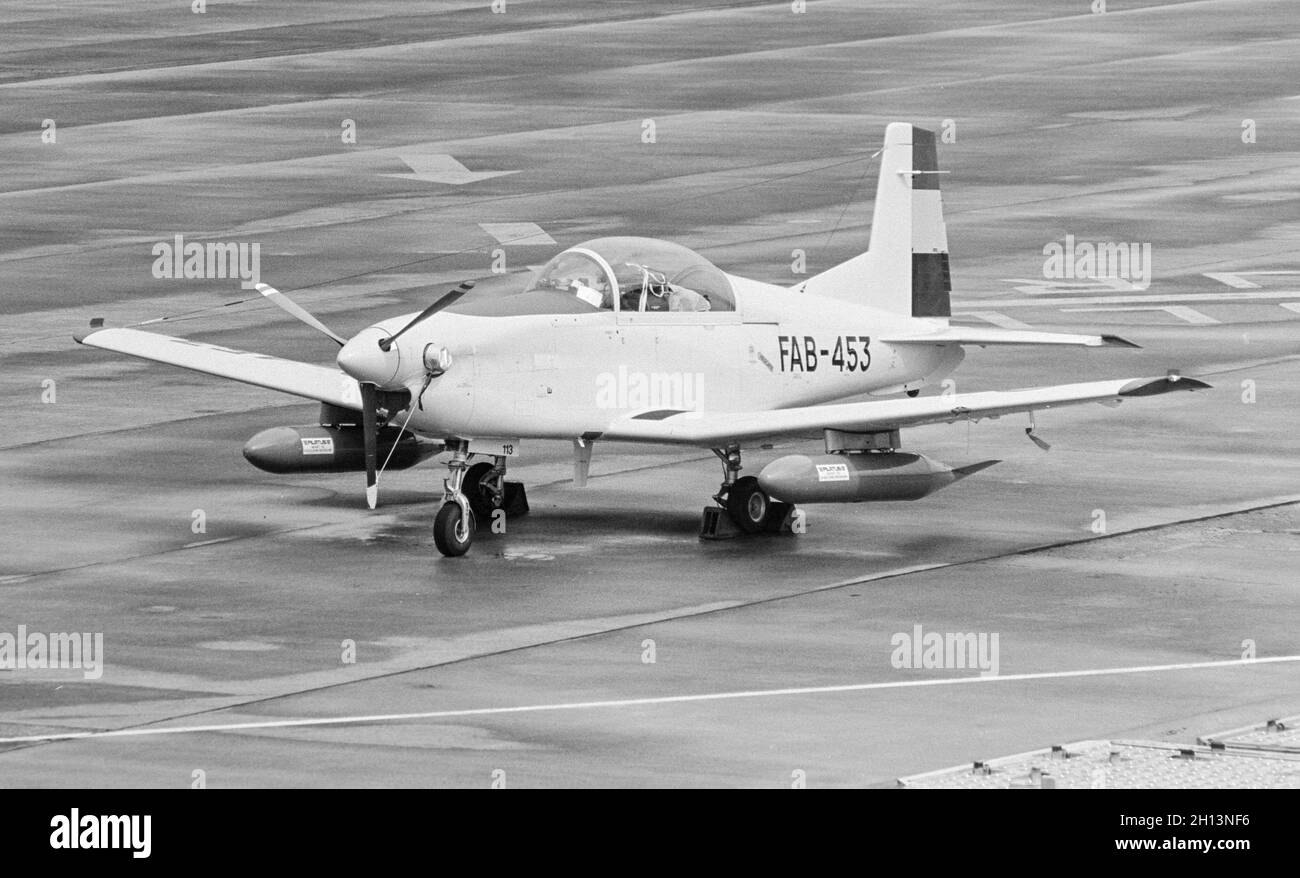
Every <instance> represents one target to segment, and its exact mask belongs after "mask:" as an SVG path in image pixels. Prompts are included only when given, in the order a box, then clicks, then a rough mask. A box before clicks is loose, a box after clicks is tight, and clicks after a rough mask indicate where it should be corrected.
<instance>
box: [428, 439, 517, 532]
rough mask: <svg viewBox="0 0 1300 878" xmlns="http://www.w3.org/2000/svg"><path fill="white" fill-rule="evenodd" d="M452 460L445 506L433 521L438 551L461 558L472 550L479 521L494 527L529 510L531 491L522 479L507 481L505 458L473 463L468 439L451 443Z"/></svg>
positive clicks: (497, 457) (444, 499)
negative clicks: (528, 493) (529, 492)
mask: <svg viewBox="0 0 1300 878" xmlns="http://www.w3.org/2000/svg"><path fill="white" fill-rule="evenodd" d="M447 449H448V450H449V451H451V453H452V454H451V460H449V461H447V478H446V479H445V480H444V481H443V483H442V485H443V493H442V508H440V509H439V510H438V515H437V517H436V518H435V519H434V521H433V542H434V545H436V546H437V547H438V551H439V552H441V553H442V554H444V555H446V556H447V557H449V558H458V557H460V556H461V555H464V554H465V553H466V552H468V551H469V547H470V545H471V544H473V542H474V534H475V532H476V531H477V529H478V527H479V525H480V523H481V524H482V525H483V526H484V527H491V528H493V529H494V530H495V527H494V526H495V525H496V523H497V522H498V521H500V520H502V516H504V518H514V517H517V516H520V515H525V514H527V512H528V495H527V494H526V493H525V492H524V486H523V484H521V483H520V482H507V481H506V459H505V457H504V456H501V455H494V456H493V457H492V462H491V463H489V462H487V461H479V462H478V463H475V464H473V465H471V464H470V462H469V458H470V452H469V443H467V442H458V443H448V445H447Z"/></svg>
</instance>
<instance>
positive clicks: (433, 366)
mask: <svg viewBox="0 0 1300 878" xmlns="http://www.w3.org/2000/svg"><path fill="white" fill-rule="evenodd" d="M450 368H451V351H449V350H447V349H446V348H444V347H439V346H438V345H435V344H427V345H425V346H424V371H426V372H428V373H429V374H430V375H441V374H442V373H443V372H446V371H447V370H448V369H450Z"/></svg>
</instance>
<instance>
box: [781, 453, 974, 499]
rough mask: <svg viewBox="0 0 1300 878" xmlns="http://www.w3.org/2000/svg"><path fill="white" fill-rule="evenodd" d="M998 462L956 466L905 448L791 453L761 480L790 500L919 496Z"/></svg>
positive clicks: (931, 492) (916, 497) (909, 497)
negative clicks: (901, 450)
mask: <svg viewBox="0 0 1300 878" xmlns="http://www.w3.org/2000/svg"><path fill="white" fill-rule="evenodd" d="M995 463H999V461H996V460H985V461H981V462H980V463H973V464H971V465H970V466H963V467H958V468H956V469H954V468H953V467H950V466H948V465H947V464H943V463H939V462H938V461H935V460H931V459H930V458H928V457H926V456H925V455H923V454H907V453H904V452H900V451H890V452H864V453H859V454H825V455H821V456H819V457H807V456H805V455H802V454H791V455H789V456H788V457H782V458H779V459H777V460H774V461H772V462H771V463H769V464H768V465H767V466H765V467H763V471H762V472H760V473H759V474H758V484H759V487H761V488H762V489H763V490H764V491H765V492H767V494H768V496H770V497H772V498H773V499H775V500H781V501H783V502H785V503H868V502H878V501H885V500H919V499H921V498H922V497H924V496H926V495H927V494H933V493H934V492H935V491H937V490H939V489H940V488H946V487H947V486H948V485H951V484H952V483H953V482H956V481H959V480H960V479H964V478H966V476H968V475H970V474H971V473H976V472H979V471H980V470H982V469H985V468H987V467H990V466H993V464H995Z"/></svg>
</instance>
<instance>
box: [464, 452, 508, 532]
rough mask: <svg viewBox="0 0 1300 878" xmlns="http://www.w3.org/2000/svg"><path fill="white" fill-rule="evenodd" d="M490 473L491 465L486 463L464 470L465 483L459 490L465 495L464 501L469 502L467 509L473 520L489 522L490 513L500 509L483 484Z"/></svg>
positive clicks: (495, 499) (490, 490)
mask: <svg viewBox="0 0 1300 878" xmlns="http://www.w3.org/2000/svg"><path fill="white" fill-rule="evenodd" d="M491 472H492V464H490V463H488V462H487V461H483V462H482V463H476V464H474V465H473V466H472V467H470V468H469V469H467V470H465V481H464V482H463V483H462V485H461V490H462V491H463V492H464V493H465V499H467V500H469V508H470V509H472V510H473V511H474V516H475V518H481V519H483V520H484V521H490V520H491V519H492V513H493V512H495V511H496V510H497V509H498V508H500V503H498V502H497V496H496V494H495V493H493V491H492V489H491V488H490V487H488V486H487V485H485V484H484V483H483V480H484V479H485V478H487V476H488V475H489V474H490V473H491Z"/></svg>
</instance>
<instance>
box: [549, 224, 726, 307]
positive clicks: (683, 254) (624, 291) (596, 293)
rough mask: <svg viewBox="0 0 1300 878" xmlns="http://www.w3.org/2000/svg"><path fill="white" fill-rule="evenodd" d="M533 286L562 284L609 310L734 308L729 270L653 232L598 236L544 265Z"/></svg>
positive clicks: (559, 286)
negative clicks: (649, 234) (637, 235)
mask: <svg viewBox="0 0 1300 878" xmlns="http://www.w3.org/2000/svg"><path fill="white" fill-rule="evenodd" d="M531 289H533V290H559V291H562V292H567V293H569V294H571V295H574V296H576V297H577V298H579V299H581V300H582V301H584V302H586V303H587V304H588V305H591V306H592V307H593V308H597V309H603V310H606V311H679V312H680V311H687V312H691V311H694V312H703V311H734V310H735V309H736V298H735V293H734V292H733V291H732V288H731V282H730V281H729V280H727V276H726V274H724V273H723V272H722V271H721V270H719V269H718V267H717V266H715V265H714V264H713V263H711V262H709V261H708V260H707V259H705V258H704V257H703V256H701V255H700V254H698V253H696V252H695V251H694V250H689V249H687V248H686V247H683V246H681V245H680V244H673V243H671V242H669V241H660V240H657V239H655V238H630V237H620V238H596V239H594V240H591V241H586V242H584V243H582V244H579V245H578V246H576V247H570V248H569V249H568V250H565V251H564V252H563V253H561V254H560V255H558V256H556V257H555V258H554V259H552V260H551V261H550V262H548V263H546V264H545V265H543V266H542V268H541V270H540V271H539V272H538V273H537V276H536V278H535V279H534V280H533V284H532V287H531Z"/></svg>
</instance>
